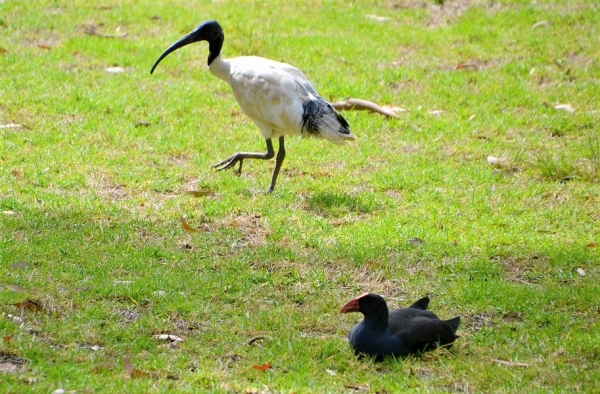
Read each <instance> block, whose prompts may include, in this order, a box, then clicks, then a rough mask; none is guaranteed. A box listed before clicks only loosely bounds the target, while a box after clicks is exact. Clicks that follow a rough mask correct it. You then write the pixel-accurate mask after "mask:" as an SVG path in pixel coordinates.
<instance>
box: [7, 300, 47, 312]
mask: <svg viewBox="0 0 600 394" xmlns="http://www.w3.org/2000/svg"><path fill="white" fill-rule="evenodd" d="M13 305H14V306H16V307H17V308H21V309H27V310H30V311H34V312H40V311H42V310H44V308H42V306H41V305H40V304H38V303H36V302H33V301H31V300H25V301H21V302H15V303H14V304H13Z"/></svg>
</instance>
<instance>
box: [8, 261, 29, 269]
mask: <svg viewBox="0 0 600 394" xmlns="http://www.w3.org/2000/svg"><path fill="white" fill-rule="evenodd" d="M10 268H12V269H17V268H21V269H25V268H29V263H28V262H27V261H17V262H16V263H12V264H11V265H10Z"/></svg>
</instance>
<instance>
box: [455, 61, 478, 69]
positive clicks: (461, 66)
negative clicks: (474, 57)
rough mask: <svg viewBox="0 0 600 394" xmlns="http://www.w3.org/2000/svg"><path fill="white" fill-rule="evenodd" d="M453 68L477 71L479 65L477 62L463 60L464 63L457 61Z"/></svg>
mask: <svg viewBox="0 0 600 394" xmlns="http://www.w3.org/2000/svg"><path fill="white" fill-rule="evenodd" d="M454 69H455V70H471V71H478V70H479V65H478V64H477V63H472V62H464V63H458V64H457V65H456V67H455V68H454Z"/></svg>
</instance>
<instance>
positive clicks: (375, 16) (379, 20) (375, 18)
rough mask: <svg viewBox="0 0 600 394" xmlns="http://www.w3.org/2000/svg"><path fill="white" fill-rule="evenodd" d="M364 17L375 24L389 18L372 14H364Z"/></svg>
mask: <svg viewBox="0 0 600 394" xmlns="http://www.w3.org/2000/svg"><path fill="white" fill-rule="evenodd" d="M365 17H367V19H371V20H372V21H375V22H385V21H389V20H390V19H392V18H390V17H389V16H379V15H373V14H366V15H365Z"/></svg>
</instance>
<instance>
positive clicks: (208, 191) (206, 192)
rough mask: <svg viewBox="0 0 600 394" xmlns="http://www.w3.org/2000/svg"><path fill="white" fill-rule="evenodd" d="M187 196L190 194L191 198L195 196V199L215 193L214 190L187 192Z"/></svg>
mask: <svg viewBox="0 0 600 394" xmlns="http://www.w3.org/2000/svg"><path fill="white" fill-rule="evenodd" d="M185 194H189V195H190V196H193V197H204V196H210V195H212V194H214V193H213V191H212V190H186V191H185Z"/></svg>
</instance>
